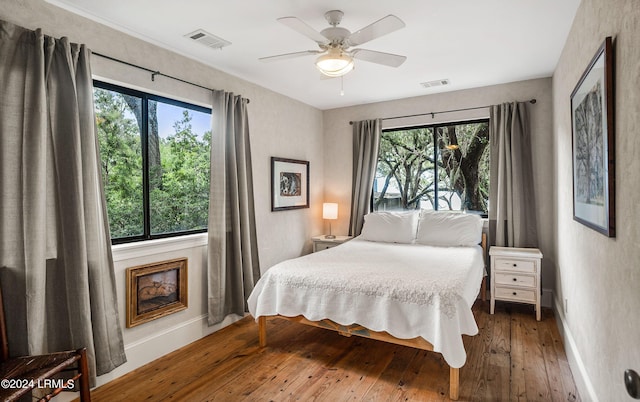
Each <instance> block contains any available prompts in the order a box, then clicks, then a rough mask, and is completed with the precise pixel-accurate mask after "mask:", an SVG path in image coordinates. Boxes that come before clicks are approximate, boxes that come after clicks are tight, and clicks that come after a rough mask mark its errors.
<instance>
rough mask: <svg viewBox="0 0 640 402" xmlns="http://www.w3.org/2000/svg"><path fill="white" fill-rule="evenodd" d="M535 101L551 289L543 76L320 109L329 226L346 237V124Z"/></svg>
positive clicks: (545, 280) (545, 274)
mask: <svg viewBox="0 0 640 402" xmlns="http://www.w3.org/2000/svg"><path fill="white" fill-rule="evenodd" d="M532 98H535V99H536V100H537V103H536V104H534V105H529V117H530V121H531V130H532V152H533V164H534V172H535V175H534V184H535V193H536V207H537V212H538V213H537V217H538V233H539V239H540V249H541V250H542V252H543V254H544V258H543V271H542V287H543V288H545V289H552V288H553V286H554V278H555V272H554V267H555V247H554V233H553V230H552V228H553V214H552V212H551V211H552V210H553V202H552V201H553V195H552V194H553V186H552V183H553V171H552V167H553V164H552V162H553V159H552V149H551V146H550V144H551V110H552V103H551V79H550V78H543V79H536V80H529V81H522V82H515V83H510V84H503V85H495V86H490V87H483V88H475V89H468V90H463V91H455V92H447V93H441V94H433V95H426V96H421V97H415V98H407V99H400V100H394V101H389V102H379V103H372V104H367V105H359V106H352V107H348V108H340V109H333V110H328V111H325V113H324V131H325V143H324V147H325V150H324V155H325V162H324V166H325V175H324V184H325V187H324V188H325V190H324V199H325V200H327V201H335V202H338V203H339V208H340V213H339V220H338V222H337V223H335V224H334V225H333V229H334V232H336V233H338V234H347V232H348V230H349V209H350V202H351V170H352V166H351V163H352V148H353V147H352V131H351V125H349V121H355V120H364V119H372V118H377V117H393V116H406V115H412V114H418V113H426V112H438V111H444V110H454V109H464V108H469V107H477V106H485V105H493V104H499V103H502V102H511V101H516V100H518V101H524V100H529V99H532ZM488 116H489V109H488V108H485V109H480V110H474V111H466V112H456V113H447V114H437V115H435V118H431V116H430V115H428V116H423V117H418V118H410V119H402V120H386V121H384V124H383V127H384V128H392V127H402V126H411V125H420V124H432V123H436V122H442V121H457V120H465V119H466V120H469V119H474V118H485V117H488Z"/></svg>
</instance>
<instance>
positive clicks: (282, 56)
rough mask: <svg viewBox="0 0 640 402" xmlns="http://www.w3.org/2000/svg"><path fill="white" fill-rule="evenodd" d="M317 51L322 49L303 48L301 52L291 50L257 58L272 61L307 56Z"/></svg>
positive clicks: (266, 61) (267, 61)
mask: <svg viewBox="0 0 640 402" xmlns="http://www.w3.org/2000/svg"><path fill="white" fill-rule="evenodd" d="M318 53H322V51H321V50H305V51H302V52H293V53H285V54H279V55H276V56H268V57H261V58H259V59H258V60H260V61H263V62H265V63H269V62H272V61H279V60H286V59H293V58H295V57H302V56H309V55H312V54H318Z"/></svg>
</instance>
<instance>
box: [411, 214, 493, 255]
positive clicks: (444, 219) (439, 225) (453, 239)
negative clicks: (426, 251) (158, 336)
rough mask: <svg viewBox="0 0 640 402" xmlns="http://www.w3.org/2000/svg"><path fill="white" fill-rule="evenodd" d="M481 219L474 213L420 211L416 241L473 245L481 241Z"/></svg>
mask: <svg viewBox="0 0 640 402" xmlns="http://www.w3.org/2000/svg"><path fill="white" fill-rule="evenodd" d="M482 226H483V223H482V219H481V218H480V216H478V215H475V214H464V213H458V212H435V211H422V213H421V214H420V220H419V222H418V234H417V235H416V243H420V244H427V245H430V246H447V247H451V246H475V245H477V244H479V243H480V242H481V241H482Z"/></svg>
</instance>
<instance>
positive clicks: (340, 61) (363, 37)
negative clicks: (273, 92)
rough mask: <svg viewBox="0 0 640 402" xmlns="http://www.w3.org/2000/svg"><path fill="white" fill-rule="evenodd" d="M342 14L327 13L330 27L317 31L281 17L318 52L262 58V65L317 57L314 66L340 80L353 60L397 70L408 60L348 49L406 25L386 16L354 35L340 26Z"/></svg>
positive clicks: (310, 51)
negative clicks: (316, 47) (396, 68)
mask: <svg viewBox="0 0 640 402" xmlns="http://www.w3.org/2000/svg"><path fill="white" fill-rule="evenodd" d="M343 15H344V13H343V12H342V11H340V10H331V11H327V12H326V13H325V14H324V18H325V19H326V20H327V21H328V22H329V25H331V27H329V28H325V29H323V30H322V31H320V32H318V31H316V30H315V29H313V28H312V27H310V26H309V25H308V24H307V23H305V22H304V21H302V20H301V19H299V18H297V17H282V18H278V21H279V22H281V23H282V24H284V25H286V26H288V27H289V28H291V29H293V30H294V31H297V32H298V33H301V34H302V35H304V36H306V37H308V38H309V39H311V40H313V41H314V42H316V43H317V44H318V46H319V47H320V50H305V51H302V52H294V53H286V54H280V55H277V56H269V57H263V58H261V59H259V60H260V61H263V62H271V61H278V60H285V59H290V58H294V57H300V56H309V55H320V56H319V57H318V58H317V59H316V67H317V68H318V70H320V72H321V73H322V74H324V75H326V76H328V77H340V76H343V75H345V74H347V73H348V72H349V71H351V70H353V66H354V62H353V59H360V60H365V61H368V62H371V63H377V64H382V65H385V66H390V67H398V66H400V65H401V64H402V63H404V61H405V60H406V59H407V57H406V56H399V55H397V54H391V53H383V52H377V51H375V50H367V49H359V48H358V49H351V47H352V46H359V45H362V44H364V43H367V42H369V41H371V40H374V39H376V38H379V37H381V36H384V35H387V34H389V33H391V32H393V31H396V30H398V29H400V28H403V27H404V26H405V24H404V22H402V20H401V19H400V18H398V17H396V16H395V15H387V16H386V17H384V18H381V19H379V20H378V21H376V22H374V23H372V24H370V25H367V26H366V27H364V28H362V29H360V30H359V31H356V32H353V33H352V32H350V31H349V30H348V29H345V28H342V27H339V26H338V25H339V24H340V22H341V21H342V16H343Z"/></svg>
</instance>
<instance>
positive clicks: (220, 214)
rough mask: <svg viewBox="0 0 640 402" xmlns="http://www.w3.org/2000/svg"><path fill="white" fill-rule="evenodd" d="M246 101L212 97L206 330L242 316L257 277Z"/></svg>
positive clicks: (218, 93) (216, 94)
mask: <svg viewBox="0 0 640 402" xmlns="http://www.w3.org/2000/svg"><path fill="white" fill-rule="evenodd" d="M247 103H248V100H247V99H243V98H241V97H240V96H235V95H233V94H232V93H227V92H224V91H214V92H213V103H212V106H213V107H212V109H213V112H212V121H213V123H212V127H213V135H212V139H211V191H210V197H209V230H208V236H209V245H208V306H209V309H208V311H209V325H213V324H216V323H219V322H221V321H222V320H224V318H225V317H226V316H227V315H229V314H237V315H240V316H242V315H243V314H244V312H245V311H247V308H246V300H247V297H249V294H250V293H251V291H252V290H253V286H254V285H255V283H256V282H257V280H258V278H259V277H260V264H259V262H258V247H257V236H256V223H255V208H254V203H253V177H252V173H251V172H252V171H251V147H250V144H249V119H248V115H247Z"/></svg>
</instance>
